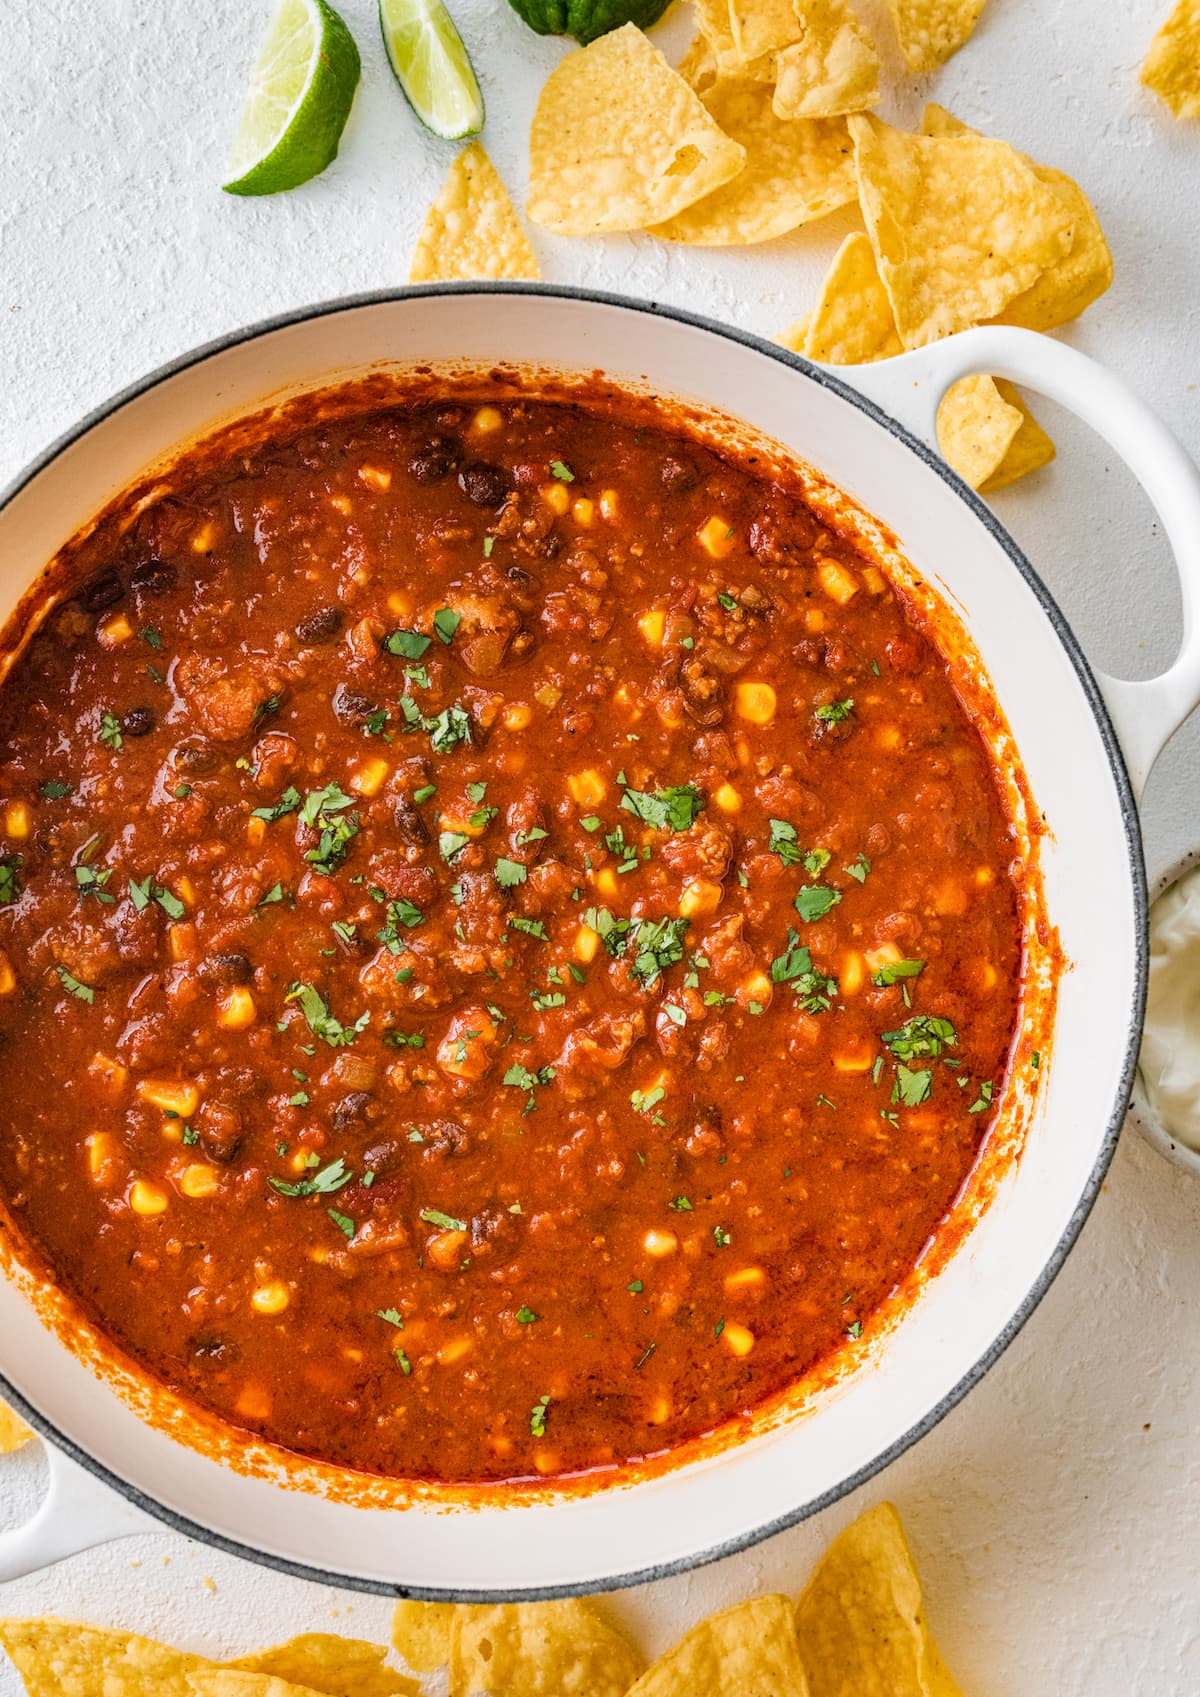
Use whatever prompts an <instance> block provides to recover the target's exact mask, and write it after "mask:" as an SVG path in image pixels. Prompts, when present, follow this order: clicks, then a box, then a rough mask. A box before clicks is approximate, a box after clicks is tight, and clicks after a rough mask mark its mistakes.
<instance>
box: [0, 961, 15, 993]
mask: <svg viewBox="0 0 1200 1697" xmlns="http://www.w3.org/2000/svg"><path fill="white" fill-rule="evenodd" d="M16 987H17V975H16V973H15V972H14V971H13V969H12V962H11V961H10V960H9V958H8V956H7V955H6V954H5V953H4V952H3V950H0V996H11V995H12V993H13V991H14V990H15V989H16Z"/></svg>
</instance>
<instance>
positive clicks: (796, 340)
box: [775, 312, 814, 359]
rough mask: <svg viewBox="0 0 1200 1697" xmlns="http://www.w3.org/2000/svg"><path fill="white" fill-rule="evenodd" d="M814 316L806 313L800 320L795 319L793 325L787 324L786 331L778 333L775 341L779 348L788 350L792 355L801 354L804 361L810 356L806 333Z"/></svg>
mask: <svg viewBox="0 0 1200 1697" xmlns="http://www.w3.org/2000/svg"><path fill="white" fill-rule="evenodd" d="M813 317H814V314H813V313H811V312H806V313H805V314H804V315H803V317H802V318H797V320H796V322H795V323H794V324H789V325H788V327H787V329H786V330H783V331H781V332H780V334H779V335H778V336H776V338H775V340H776V341H777V342H778V343H779V345H780V347H781V348H790V349H791V351H792V352H793V353H794V354H803V355H804V357H805V359H809V358H810V357H811V356H810V354H809V352H808V332H809V330H810V329H811V328H812V321H813Z"/></svg>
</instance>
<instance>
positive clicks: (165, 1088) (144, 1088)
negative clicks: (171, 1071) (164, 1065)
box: [137, 1078, 200, 1120]
mask: <svg viewBox="0 0 1200 1697" xmlns="http://www.w3.org/2000/svg"><path fill="white" fill-rule="evenodd" d="M137 1093H138V1095H139V1096H140V1097H141V1098H142V1101H143V1102H149V1103H151V1104H152V1105H153V1106H154V1107H156V1108H161V1109H162V1110H163V1112H164V1113H168V1114H175V1115H176V1116H177V1117H178V1118H179V1119H181V1120H186V1119H190V1118H191V1116H192V1115H193V1114H194V1113H195V1112H196V1109H197V1108H198V1107H199V1106H200V1091H199V1090H198V1088H197V1087H196V1085H194V1084H192V1083H191V1082H190V1081H189V1080H187V1079H176V1078H142V1079H139V1080H138V1087H137Z"/></svg>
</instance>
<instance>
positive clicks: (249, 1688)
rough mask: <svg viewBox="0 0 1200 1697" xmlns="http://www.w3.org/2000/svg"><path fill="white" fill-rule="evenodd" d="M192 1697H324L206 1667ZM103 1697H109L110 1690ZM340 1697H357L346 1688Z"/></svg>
mask: <svg viewBox="0 0 1200 1697" xmlns="http://www.w3.org/2000/svg"><path fill="white" fill-rule="evenodd" d="M188 1689H189V1692H190V1693H191V1697H320V1694H319V1693H317V1692H314V1691H313V1690H311V1689H310V1688H309V1687H308V1686H307V1685H293V1684H291V1682H290V1681H289V1680H286V1679H277V1678H276V1677H275V1675H274V1674H271V1673H242V1672H239V1671H238V1670H237V1669H235V1668H217V1667H206V1668H204V1669H203V1670H202V1671H201V1672H199V1673H191V1674H189V1675H188ZM101 1697H108V1693H107V1689H105V1691H104V1692H103V1693H102V1694H101ZM340 1697H353V1692H352V1690H347V1689H346V1688H343V1689H342V1692H341V1693H340Z"/></svg>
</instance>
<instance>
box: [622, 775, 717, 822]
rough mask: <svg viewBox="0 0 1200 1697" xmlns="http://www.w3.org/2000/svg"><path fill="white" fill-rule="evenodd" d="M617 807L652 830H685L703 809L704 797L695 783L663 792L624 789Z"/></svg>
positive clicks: (676, 786)
mask: <svg viewBox="0 0 1200 1697" xmlns="http://www.w3.org/2000/svg"><path fill="white" fill-rule="evenodd" d="M621 806H622V807H623V808H624V809H625V811H626V812H627V813H632V814H633V815H634V817H635V818H637V819H641V820H643V821H644V822H645V823H646V824H647V825H652V826H654V828H655V829H656V830H659V831H667V830H670V831H686V830H687V829H688V827H689V825H691V824H693V823H694V821H695V819H696V815H697V814H698V813H699V812H700V809H701V808H702V807H703V806H704V797H703V795H701V793H700V791H699V790H698V789H697V788H696V786H695V784H678V785H675V786H674V787H673V788H671V789H666V790H631V789H627V790H626V791H625V794H624V796H623V797H622V798H621Z"/></svg>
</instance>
